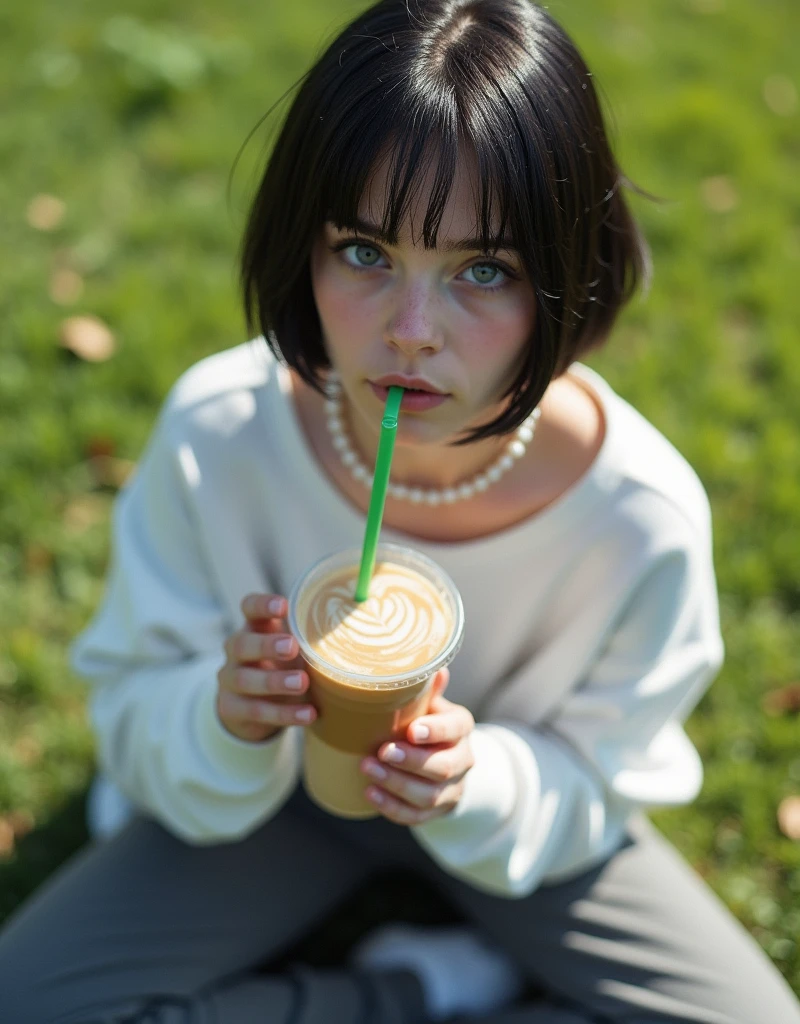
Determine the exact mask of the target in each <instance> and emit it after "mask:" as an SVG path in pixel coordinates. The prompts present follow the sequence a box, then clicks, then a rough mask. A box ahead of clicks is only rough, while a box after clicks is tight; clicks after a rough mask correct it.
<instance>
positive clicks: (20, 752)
mask: <svg viewBox="0 0 800 1024" xmlns="http://www.w3.org/2000/svg"><path fill="white" fill-rule="evenodd" d="M11 751H12V753H13V754H14V757H15V758H16V759H17V761H18V762H19V763H20V764H21V765H24V766H25V767H26V768H28V767H30V766H31V765H33V764H36V762H37V761H40V760H41V757H42V745H41V743H40V742H39V741H38V740H37V739H34V737H33V736H21V737H20V738H19V739H18V740H17V742H16V743H15V744H14V746H13V747H12V748H11Z"/></svg>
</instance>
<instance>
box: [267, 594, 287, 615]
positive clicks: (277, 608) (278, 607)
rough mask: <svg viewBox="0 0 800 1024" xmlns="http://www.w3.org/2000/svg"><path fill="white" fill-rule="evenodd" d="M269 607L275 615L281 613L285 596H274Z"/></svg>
mask: <svg viewBox="0 0 800 1024" xmlns="http://www.w3.org/2000/svg"><path fill="white" fill-rule="evenodd" d="M267 608H269V610H270V611H271V612H272V614H273V615H280V613H281V612H282V611H283V598H280V597H273V599H272V600H271V601H270V602H269V604H268V605H267Z"/></svg>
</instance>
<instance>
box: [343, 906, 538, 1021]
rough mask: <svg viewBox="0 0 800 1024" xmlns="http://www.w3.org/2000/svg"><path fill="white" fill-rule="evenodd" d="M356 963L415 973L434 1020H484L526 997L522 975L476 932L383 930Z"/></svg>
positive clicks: (364, 943) (395, 926)
mask: <svg viewBox="0 0 800 1024" xmlns="http://www.w3.org/2000/svg"><path fill="white" fill-rule="evenodd" d="M350 960H351V963H352V964H353V965H354V966H355V967H358V968H360V969H363V970H373V971H374V970H377V971H387V970H397V969H399V968H405V969H408V970H411V971H413V972H414V974H416V975H417V977H418V978H419V980H420V983H421V984H422V988H423V991H424V994H425V1007H426V1010H427V1012H428V1015H429V1016H430V1017H431V1018H432V1019H433V1020H444V1019H446V1018H447V1017H454V1016H456V1015H462V1016H465V1017H480V1016H483V1015H485V1014H487V1013H491V1012H493V1011H494V1010H499V1009H502V1008H503V1007H506V1006H508V1005H509V1004H510V1003H511V1002H513V1000H514V999H515V998H517V996H519V995H520V994H521V993H522V990H523V987H524V984H525V981H524V978H523V975H522V972H521V971H520V970H519V969H518V968H517V967H516V966H515V964H514V963H513V962H512V961H511V959H510V958H509V957H508V956H507V955H506V953H504V952H503V950H502V949H500V948H499V947H498V946H496V945H495V944H494V943H492V942H491V941H490V940H488V939H485V938H484V937H483V936H482V935H481V934H480V933H479V932H478V931H477V930H476V929H475V928H470V927H468V926H461V927H430V926H422V925H410V924H400V923H391V924H387V925H382V926H381V927H379V928H377V929H376V930H375V931H373V932H371V933H370V934H369V935H367V936H366V938H364V939H362V940H361V942H360V943H358V944H357V946H356V948H355V950H354V951H353V953H352V954H351V957H350Z"/></svg>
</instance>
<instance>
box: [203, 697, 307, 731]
mask: <svg viewBox="0 0 800 1024" xmlns="http://www.w3.org/2000/svg"><path fill="white" fill-rule="evenodd" d="M218 713H219V716H220V718H222V719H223V720H224V721H227V722H231V723H233V724H237V725H248V724H249V725H252V724H254V723H257V724H258V725H277V726H288V725H308V724H309V723H310V722H313V721H314V719H315V718H316V716H317V712H316V709H315V708H314V707H312V705H311V704H278V703H275V702H273V701H269V700H257V699H255V698H252V697H241V696H239V694H237V693H231V692H230V691H228V690H222V691H221V692H220V694H219V698H218Z"/></svg>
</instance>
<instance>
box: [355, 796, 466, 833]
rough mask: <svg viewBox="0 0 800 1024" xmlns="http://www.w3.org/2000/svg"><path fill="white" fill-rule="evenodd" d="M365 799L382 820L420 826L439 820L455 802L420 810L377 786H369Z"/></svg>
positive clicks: (449, 800) (450, 801)
mask: <svg viewBox="0 0 800 1024" xmlns="http://www.w3.org/2000/svg"><path fill="white" fill-rule="evenodd" d="M366 796H367V799H368V800H369V801H370V803H371V804H373V806H375V807H376V808H377V809H378V810H379V811H380V813H381V814H382V815H383V817H384V818H387V819H388V820H389V821H393V822H394V823H395V825H422V824H423V822H426V821H431V819H433V818H440V817H441V816H442V815H443V814H447V813H448V811H451V810H452V809H453V808H454V807H455V805H456V803H457V800H453V799H448V800H447V801H445V802H443V803H442V804H441V805H440V806H438V807H429V808H427V809H426V810H422V809H420V808H419V807H413V806H412V805H411V804H407V803H406V802H405V801H404V800H401V799H399V797H396V796H393V795H392V794H391V793H387V792H386V791H385V790H384V789H381V788H380V787H378V786H370V787H369V788H368V789H367V790H366Z"/></svg>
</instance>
